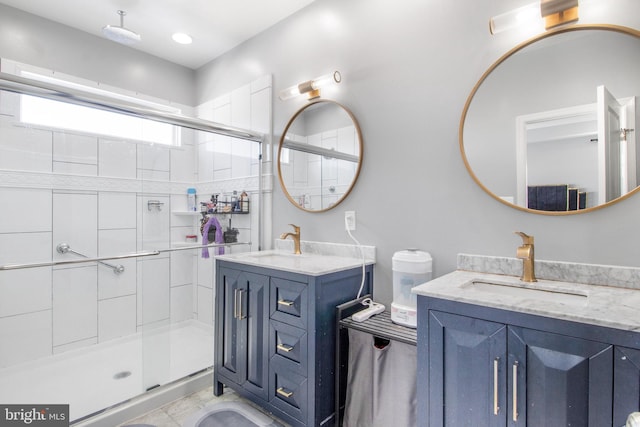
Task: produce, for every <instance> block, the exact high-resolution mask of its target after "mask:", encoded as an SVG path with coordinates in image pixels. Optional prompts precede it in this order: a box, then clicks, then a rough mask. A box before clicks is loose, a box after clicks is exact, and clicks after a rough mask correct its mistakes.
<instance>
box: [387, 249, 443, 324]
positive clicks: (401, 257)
mask: <svg viewBox="0 0 640 427" xmlns="http://www.w3.org/2000/svg"><path fill="white" fill-rule="evenodd" d="M392 269H393V302H392V303H391V320H392V321H393V322H394V323H397V324H399V325H404V326H409V327H411V328H415V327H416V326H417V323H418V322H417V310H416V307H417V297H416V295H415V294H412V293H411V289H412V288H413V287H414V286H418V285H420V284H422V283H424V282H428V281H429V280H431V277H432V271H433V269H432V260H431V255H429V253H427V252H422V251H419V250H417V249H407V250H404V251H399V252H396V253H395V254H393V258H392Z"/></svg>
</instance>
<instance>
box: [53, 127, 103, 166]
mask: <svg viewBox="0 0 640 427" xmlns="http://www.w3.org/2000/svg"><path fill="white" fill-rule="evenodd" d="M53 160H54V161H57V162H67V163H84V164H90V165H97V164H98V138H97V137H95V136H88V135H75V134H72V133H63V132H54V133H53Z"/></svg>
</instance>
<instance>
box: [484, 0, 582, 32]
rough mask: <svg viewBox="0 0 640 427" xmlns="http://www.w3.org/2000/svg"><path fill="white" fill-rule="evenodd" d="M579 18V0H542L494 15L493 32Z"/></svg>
mask: <svg viewBox="0 0 640 427" xmlns="http://www.w3.org/2000/svg"><path fill="white" fill-rule="evenodd" d="M577 20H578V0H540V1H539V2H536V3H531V4H528V5H526V6H522V7H519V8H517V9H514V10H511V11H509V12H506V13H503V14H500V15H497V16H494V17H492V18H491V19H490V20H489V31H490V32H491V34H497V33H501V32H503V31H506V30H509V29H512V28H515V27H523V26H529V25H536V24H541V23H544V29H545V30H549V29H551V28H555V27H558V26H560V25H565V24H570V23H572V22H576V21H577Z"/></svg>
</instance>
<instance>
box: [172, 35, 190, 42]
mask: <svg viewBox="0 0 640 427" xmlns="http://www.w3.org/2000/svg"><path fill="white" fill-rule="evenodd" d="M171 38H172V39H173V41H174V42H176V43H180V44H191V43H192V42H193V39H192V38H191V36H190V35H189V34H185V33H175V34H174V35H173V36H171Z"/></svg>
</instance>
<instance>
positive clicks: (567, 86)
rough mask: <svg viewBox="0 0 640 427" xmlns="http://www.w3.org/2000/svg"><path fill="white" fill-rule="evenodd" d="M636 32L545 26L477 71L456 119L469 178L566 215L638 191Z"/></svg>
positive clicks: (494, 192)
mask: <svg viewBox="0 0 640 427" xmlns="http://www.w3.org/2000/svg"><path fill="white" fill-rule="evenodd" d="M638 69H640V32H638V31H636V30H633V29H630V28H626V27H618V26H611V25H576V26H573V27H569V28H563V29H559V30H555V31H550V32H548V33H545V34H542V35H540V36H538V37H535V38H533V39H531V40H528V41H526V42H524V43H522V44H520V45H519V46H517V47H515V48H514V49H512V50H511V51H509V52H508V53H506V54H505V55H503V56H502V58H500V59H499V60H498V61H497V62H496V63H495V64H493V65H492V66H491V67H490V68H489V69H488V70H487V71H486V72H485V73H484V75H483V76H482V77H481V79H480V80H479V81H478V83H477V84H476V86H475V87H474V89H473V91H472V92H471V95H469V98H468V99H467V103H466V104H465V108H464V111H463V113H462V119H461V121H460V150H461V152H462V157H463V159H464V162H465V165H466V167H467V170H468V171H469V173H470V174H471V176H472V177H473V179H474V180H475V181H476V182H477V183H478V184H479V185H480V186H481V187H482V188H483V189H484V190H485V191H487V192H488V193H489V194H490V195H491V196H493V197H495V198H496V199H498V200H499V201H501V202H503V203H506V204H508V205H510V206H513V207H516V208H518V209H522V210H526V211H529V212H536V213H542V214H554V215H558V214H560V215H562V214H571V213H579V212H585V211H589V210H593V209H597V208H601V207H603V206H606V205H608V204H610V203H613V202H616V201H619V200H621V199H623V198H625V197H628V196H629V195H631V194H632V193H635V192H637V191H638V188H639V187H638V186H639V185H640V146H639V145H638V137H637V133H638V132H637V131H636V130H634V129H637V124H636V120H640V119H639V117H640V105H637V97H638V96H639V95H640V76H639V75H638Z"/></svg>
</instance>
